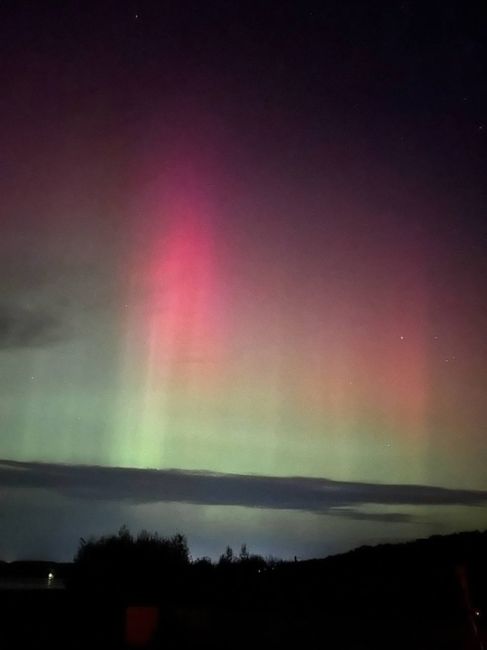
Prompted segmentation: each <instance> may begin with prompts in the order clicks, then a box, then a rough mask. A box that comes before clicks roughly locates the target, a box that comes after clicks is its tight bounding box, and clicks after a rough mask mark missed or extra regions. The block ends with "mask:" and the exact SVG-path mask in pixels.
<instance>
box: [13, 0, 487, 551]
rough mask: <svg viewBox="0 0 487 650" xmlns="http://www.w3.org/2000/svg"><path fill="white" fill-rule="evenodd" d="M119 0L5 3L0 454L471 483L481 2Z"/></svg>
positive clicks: (481, 239)
mask: <svg viewBox="0 0 487 650" xmlns="http://www.w3.org/2000/svg"><path fill="white" fill-rule="evenodd" d="M129 4H130V3H125V2H122V3H120V5H119V8H118V9H117V10H116V11H115V12H114V15H113V16H111V14H110V16H111V18H110V20H109V19H108V18H107V17H106V16H105V13H104V12H103V11H102V10H101V9H98V10H94V13H90V14H86V15H85V14H83V15H82V16H78V15H77V14H76V12H75V11H74V10H68V9H66V12H65V13H62V14H61V13H59V14H58V13H56V12H54V13H51V12H50V11H48V10H46V12H47V13H46V14H45V15H44V14H42V16H40V15H39V16H38V17H37V19H36V20H34V17H33V16H34V14H35V11H40V10H35V11H34V10H32V11H33V14H32V15H31V14H25V15H24V14H23V13H19V15H17V14H16V13H15V11H14V10H12V11H11V12H10V10H8V11H7V9H3V8H2V9H0V12H2V11H3V12H5V13H6V14H8V15H5V16H4V18H5V20H3V21H2V20H0V23H1V24H2V26H3V29H5V30H6V35H5V38H0V47H1V48H5V49H6V50H8V52H10V56H7V53H8V52H7V53H5V56H3V55H2V52H3V50H1V51H0V55H2V57H0V58H3V60H5V61H10V63H9V66H10V68H9V69H10V74H9V75H8V78H9V82H8V85H7V87H6V91H5V93H4V95H5V99H4V100H2V103H1V104H0V117H1V118H2V119H1V120H0V150H1V151H3V152H5V155H6V161H7V164H6V165H5V166H4V167H2V175H1V176H0V197H1V205H0V207H1V217H0V218H1V228H2V237H1V239H0V277H1V280H2V291H1V296H0V459H2V458H3V459H10V460H19V461H34V462H45V463H65V464H86V465H101V466H108V467H127V468H129V467H134V468H156V469H167V468H175V469H186V470H209V471H214V472H224V473H236V474H262V475H268V476H303V477H323V478H329V479H334V480H337V481H357V482H372V483H386V484H397V483H405V484H421V485H434V486H444V487H449V488H465V489H480V490H487V473H486V472H485V460H486V458H487V446H486V445H487V436H486V429H485V422H486V421H487V402H486V400H485V388H486V379H487V378H486V368H487V343H486V337H485V333H486V332H487V310H486V308H485V305H486V303H485V297H484V295H485V280H486V277H487V266H486V259H487V258H486V255H485V207H486V202H485V190H484V179H485V173H484V172H485V171H486V170H485V160H486V159H487V158H486V157H485V146H486V140H485V133H486V132H485V129H484V122H485V108H486V106H487V104H486V101H485V91H484V90H483V88H484V87H485V84H483V85H481V84H480V83H479V81H478V80H479V78H480V73H479V72H478V70H479V69H480V68H481V65H480V63H478V62H477V59H476V58H475V57H476V56H477V55H476V54H475V53H476V52H477V51H478V50H476V49H475V48H474V47H473V46H472V47H470V45H471V44H472V43H476V42H477V40H476V39H478V38H479V37H478V36H475V34H476V32H475V33H474V31H475V30H474V27H475V25H477V22H475V21H473V22H471V21H470V18H469V17H468V16H467V17H465V16H466V14H465V16H464V15H463V14H461V15H462V16H463V17H464V19H465V25H464V24H463V23H461V24H460V23H458V21H457V22H455V21H453V22H451V20H450V19H451V17H449V15H448V16H447V15H446V14H445V16H443V18H442V20H443V22H441V21H440V22H441V25H442V27H441V30H440V32H439V33H438V34H439V35H437V36H438V38H437V40H436V41H435V40H434V39H433V41H432V42H434V43H435V45H434V47H433V46H432V45H431V43H430V40H429V39H428V38H426V37H425V36H424V34H428V33H429V31H428V30H433V32H434V33H435V34H436V32H435V29H436V27H434V26H432V25H431V24H430V23H429V22H428V16H429V14H428V11H427V10H426V9H425V10H424V11H422V12H418V11H416V10H413V9H410V10H409V9H408V10H407V11H406V9H392V8H391V9H390V10H388V11H385V10H384V11H385V13H384V15H383V16H382V14H381V16H382V18H383V21H382V22H381V20H382V19H381V20H376V18H374V17H373V16H369V14H367V15H365V14H364V15H363V12H364V11H365V9H362V8H361V7H359V6H357V7H356V8H354V9H353V11H352V9H349V10H345V9H343V8H340V7H339V6H338V5H335V3H331V4H330V8H329V10H327V12H325V13H323V14H322V11H324V9H323V8H318V7H315V8H314V10H313V12H311V11H310V12H308V11H305V10H304V9H302V8H301V7H300V6H298V5H300V4H301V3H296V6H293V3H289V6H288V4H287V3H284V5H285V6H280V7H279V9H275V10H274V9H272V8H269V12H270V13H269V15H268V16H267V18H266V17H265V16H264V15H263V16H261V21H262V22H261V23H259V21H257V23H256V22H255V20H254V17H253V16H247V14H246V10H245V9H244V8H242V9H239V8H237V7H234V8H231V7H230V6H229V5H230V4H232V3H229V5H228V6H227V5H225V7H223V6H222V7H220V11H221V13H219V14H218V17H217V16H216V14H215V15H213V12H212V10H210V8H206V9H203V8H201V7H199V8H196V9H195V10H194V11H193V10H191V11H190V10H189V9H188V10H187V13H186V10H185V9H184V8H181V9H178V10H176V9H175V10H174V11H175V13H174V14H173V13H172V12H171V11H169V10H167V9H166V8H163V7H162V6H159V4H158V3H151V2H147V3H146V4H145V10H144V8H143V7H141V8H140V11H139V14H140V16H139V18H138V19H137V21H136V23H137V24H135V22H134V20H133V19H132V13H133V12H132V9H131V8H130V7H129V6H128V5H129ZM141 4H144V3H141ZM189 4H191V3H189ZM216 4H218V5H220V3H216ZM223 4H225V3H223ZM305 4H306V3H305ZM312 4H313V3H312ZM325 4H326V3H325ZM338 4H339V3H338ZM271 5H272V3H271ZM409 11H410V13H408V12H409ZM9 12H10V13H9ZM97 12H100V13H97ZM179 12H182V13H181V15H179ZM206 12H208V15H207V13H206ZM240 12H242V15H241V14H240ZM343 12H344V13H343ZM355 13H356V14H357V15H355ZM440 13H441V12H440ZM288 14H289V15H288ZM325 14H326V15H325ZM396 14H397V15H396ZM374 15H375V14H374ZM442 15H443V14H442ZM145 16H147V17H145ZM0 18H1V16H0ZM267 20H269V21H270V22H269V24H267V22H266V21H267ZM39 21H40V22H39ZM219 21H221V24H222V25H226V24H227V23H228V25H229V26H231V27H229V28H228V29H220V27H219V25H220V22H219ZM384 21H385V22H384ZM388 21H391V22H390V25H389V22H388ZM422 21H426V23H425V24H427V25H429V27H428V28H427V29H426V31H424V30H423V28H422V27H421V26H422V25H423V22H422ZM38 23H39V25H44V27H45V28H43V29H39V28H38ZM479 24H480V23H479ZM66 25H69V29H68V27H67V26H66ZM201 25H204V28H202V27H201ZM377 25H383V27H382V28H381V29H383V33H384V34H396V37H397V38H389V37H387V38H386V37H385V36H384V37H382V36H380V34H382V32H380V34H379V36H380V38H379V37H376V31H375V30H376V29H378V28H377ZM384 25H386V26H385V27H384ZM387 25H389V28H388V27H387ZM434 25H436V17H435V21H434ZM47 26H48V27H47ZM438 29H439V28H438ZM448 30H451V34H457V31H456V30H459V31H458V33H459V34H461V38H460V37H459V40H458V43H464V44H465V43H466V44H467V45H468V47H467V45H465V47H464V46H463V45H462V46H460V45H458V46H455V47H454V48H453V50H452V42H453V41H452V40H451V38H447V36H445V34H446V35H448V34H450V31H448ZM462 30H463V31H462ZM472 30H474V31H472ZM290 34H291V36H292V37H291V36H290ZM252 35H253V36H252ZM357 35H360V38H359V37H358V36H357ZM425 38H426V40H423V39H425ZM273 39H274V40H273ZM401 39H403V40H401ZM442 39H446V40H445V41H444V42H443V40H442ZM462 39H463V40H462ZM396 42H397V43H403V45H404V44H407V43H415V44H416V45H415V48H412V49H408V47H406V45H404V47H402V46H401V47H400V48H399V49H397V48H396V45H395V43H396ZM454 42H455V43H457V41H456V40H454ZM351 44H357V45H353V47H352V45H351ZM435 48H437V49H435ZM455 48H456V49H455ZM222 52H224V53H227V54H226V55H225V56H223V55H222ZM451 52H453V54H451ZM276 53H279V54H278V55H277V54H276ZM453 55H454V56H453ZM450 57H453V58H452V59H451V58H450ZM467 59H468V61H467ZM458 61H462V62H463V64H462V66H460V67H461V70H462V72H461V74H459V73H458V66H459V64H458ZM475 66H477V67H475ZM398 79H401V80H403V82H402V85H401V84H399V83H398V81H397V80H398ZM192 507H193V506H192ZM194 507H195V508H196V506H194ZM223 511H224V508H223V509H222V512H223ZM205 512H206V511H205ZM228 512H230V511H228ZM482 512H483V514H481V509H480V508H477V509H475V508H472V509H470V510H469V511H468V513H469V514H468V516H467V515H466V514H464V515H462V516H463V517H464V518H463V519H462V522H463V523H465V521H469V522H471V523H472V525H478V524H479V522H480V521H485V510H484V511H482ZM208 516H209V517H210V515H208ZM213 516H216V515H211V517H213ZM219 516H220V515H218V517H219ZM293 516H294V515H293ZM296 516H297V515H296ZM304 516H305V515H304V514H303V517H304ZM310 516H311V515H310ZM134 517H135V515H134ZM211 517H210V518H211ZM228 517H229V518H230V519H231V517H232V515H230V514H228ZM252 517H253V518H254V519H253V520H255V522H257V520H258V517H257V514H256V513H254V514H252V512H247V513H246V514H245V517H244V518H248V520H250V519H252ZM282 517H284V515H283V514H282V513H280V514H279V518H282ZM434 517H436V520H438V518H440V519H441V517H440V515H439V514H438V513H435V515H434ZM434 517H433V518H434ZM482 517H483V518H484V519H482ZM222 518H223V519H224V518H225V515H222ZM26 519H27V517H26ZM135 519H137V517H135ZM291 519H292V517H291V516H290V519H289V521H290V522H291ZM446 519H448V517H446ZM140 520H141V521H142V518H141V519H140ZM280 521H281V519H280ZM459 521H460V519H459ZM121 523H123V522H121ZM313 525H314V524H313ZM368 525H370V526H373V525H376V524H368ZM394 525H396V524H394ZM462 525H463V524H462ZM256 526H257V524H256ZM377 526H378V524H377ZM397 526H398V528H401V526H404V524H397ZM452 526H453V524H452ZM291 528H292V524H290V527H289V529H291ZM311 528H312V525H311V524H310V529H311ZM279 530H280V531H281V532H280V533H279V534H282V535H284V533H283V532H282V528H281V524H279ZM320 530H321V528H320ZM377 530H378V529H377ZM381 530H382V529H381ZM383 530H384V531H385V528H383ZM390 530H392V528H391V529H390ZM183 532H184V531H183ZM276 534H277V533H276ZM384 534H385V532H384ZM310 535H311V533H310ZM313 535H314V533H313ZM313 535H311V537H313ZM347 535H348V533H347V534H345V533H344V539H345V537H346V538H347V539H348V540H349V542H350V544H351V543H352V541H351V540H352V538H353V539H355V537H354V535H356V531H355V529H354V532H353V533H350V535H349V536H348V537H347ZM394 535H396V536H397V535H399V533H397V531H396V532H395V533H394ZM315 536H316V535H315ZM379 537H380V534H379V533H377V538H379Z"/></svg>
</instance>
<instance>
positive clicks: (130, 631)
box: [0, 531, 487, 650]
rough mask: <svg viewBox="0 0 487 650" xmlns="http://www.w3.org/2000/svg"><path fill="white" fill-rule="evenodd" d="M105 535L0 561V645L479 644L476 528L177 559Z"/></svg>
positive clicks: (485, 593) (400, 647)
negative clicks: (59, 550)
mask: <svg viewBox="0 0 487 650" xmlns="http://www.w3.org/2000/svg"><path fill="white" fill-rule="evenodd" d="M114 540H115V545H114V546H110V545H106V544H102V545H101V550H102V551H103V552H102V553H101V554H98V548H99V547H98V545H97V544H95V545H94V546H93V548H92V549H91V550H92V551H93V554H91V555H90V554H88V555H87V557H86V558H85V559H86V561H85V562H75V563H74V564H70V565H56V566H51V565H48V564H47V563H15V564H10V565H8V564H6V563H3V565H2V566H0V578H1V579H0V650H9V649H10V648H12V649H15V650H17V649H22V648H26V649H32V650H34V649H41V648H42V649H43V650H44V649H47V650H50V649H57V648H63V649H76V650H78V649H79V650H82V649H83V650H85V649H88V648H89V649H90V650H96V649H100V650H102V649H103V650H110V649H115V648H117V649H122V648H128V647H145V648H178V649H182V648H214V649H215V650H218V649H229V648H237V649H238V648H281V647H291V648H300V649H301V648H302V649H303V650H306V649H308V648H324V649H327V650H328V649H329V650H382V649H386V648H387V649H394V650H487V531H486V532H483V533H480V532H473V533H462V534H458V535H452V536H446V537H434V538H430V539H428V540H418V541H416V542H412V543H408V544H399V545H384V546H379V547H374V548H370V547H363V548H361V549H357V550H356V551H352V552H350V553H347V554H344V555H341V556H334V557H329V558H325V559H324V560H311V561H305V562H284V563H269V562H267V563H266V562H265V561H264V560H262V559H257V560H256V559H255V558H254V559H252V557H250V558H247V559H245V560H240V561H234V560H231V561H227V562H223V563H221V562H220V563H219V564H217V565H215V564H211V563H209V562H195V563H194V562H193V563H190V562H186V563H183V564H181V565H179V566H178V567H177V568H174V566H173V565H172V564H171V563H170V562H169V563H167V562H166V561H164V562H162V560H161V562H160V563H159V564H158V557H159V556H158V555H157V554H156V555H154V556H152V555H147V553H146V551H144V554H143V555H142V556H140V554H139V551H140V549H141V548H142V550H144V548H146V547H144V546H143V545H142V546H140V545H139V546H138V542H134V541H133V540H129V541H128V542H127V540H126V537H122V538H120V537H117V538H114ZM112 541H113V540H112ZM158 544H159V542H158ZM120 545H121V546H122V547H123V549H122V550H123V552H122V553H119V554H118V555H117V553H118V551H117V548H119V547H120ZM164 548H165V547H164V544H162V546H161V549H162V551H163V550H164ZM156 550H157V551H158V546H157V544H156ZM135 551H136V553H135V555H134V552H135ZM162 551H161V552H162ZM158 552H159V551H158ZM114 558H115V559H116V561H114ZM166 559H167V558H166ZM136 560H137V561H136ZM51 572H52V574H53V575H51V577H50V578H48V576H49V575H50V574H51ZM32 578H35V580H37V588H34V587H35V586H36V582H35V580H32ZM12 581H13V582H12ZM15 581H17V585H19V584H21V586H22V587H23V588H22V589H14V588H12V587H13V586H14V583H15ZM39 581H40V582H39ZM43 581H44V582H43ZM63 582H64V584H65V585H66V586H67V588H66V589H64V588H63V589H58V588H57V587H59V586H62V584H63ZM2 585H3V588H2ZM39 586H41V587H42V588H39Z"/></svg>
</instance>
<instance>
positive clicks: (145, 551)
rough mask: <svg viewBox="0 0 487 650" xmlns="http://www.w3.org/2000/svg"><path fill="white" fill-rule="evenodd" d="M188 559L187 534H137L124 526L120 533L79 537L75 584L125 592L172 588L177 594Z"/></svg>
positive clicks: (161, 591)
mask: <svg viewBox="0 0 487 650" xmlns="http://www.w3.org/2000/svg"><path fill="white" fill-rule="evenodd" d="M189 563H190V557H189V549H188V544H187V541H186V538H185V536H184V535H180V534H177V535H174V536H173V537H161V536H159V535H158V534H157V533H149V532H147V531H142V532H141V533H139V535H138V536H137V537H134V536H132V535H131V533H130V531H129V530H128V529H127V528H126V527H125V526H124V527H122V528H121V529H120V531H119V532H118V535H109V536H104V537H100V538H98V539H96V538H91V539H89V540H88V541H86V540H84V539H81V540H80V545H79V548H78V552H77V553H76V556H75V558H74V567H73V569H74V570H73V583H72V584H73V585H74V586H75V587H78V588H80V587H81V588H83V587H86V588H89V589H91V590H93V589H94V590H107V589H108V590H112V591H113V590H117V591H119V592H122V593H124V592H134V591H137V592H142V591H143V592H146V593H148V592H154V591H157V592H160V593H162V594H164V593H167V590H168V588H170V589H171V591H172V594H173V595H174V590H175V587H176V585H177V583H178V582H179V583H180V582H181V580H182V579H183V578H184V575H185V572H186V570H187V568H188V566H189ZM181 586H182V585H181V583H180V584H179V587H181Z"/></svg>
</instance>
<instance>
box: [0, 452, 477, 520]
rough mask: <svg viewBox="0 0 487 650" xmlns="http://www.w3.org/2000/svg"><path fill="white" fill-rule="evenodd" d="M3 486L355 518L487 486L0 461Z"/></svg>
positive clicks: (451, 499)
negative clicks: (366, 509)
mask: <svg viewBox="0 0 487 650" xmlns="http://www.w3.org/2000/svg"><path fill="white" fill-rule="evenodd" d="M0 486H2V487H10V488H15V487H20V488H42V489H47V490H52V491H55V492H57V493H60V494H62V495H63V496H66V497H71V498H78V499H83V500H84V499H86V500H90V501H119V502H120V501H125V502H129V503H134V504H135V503H139V504H141V503H157V502H179V503H191V504H202V505H227V506H244V507H248V508H270V509H276V510H286V509H289V510H301V511H306V512H313V513H317V514H332V515H336V516H339V517H348V518H352V519H367V520H374V521H381V522H394V523H406V522H410V521H412V518H411V517H410V516H409V515H408V514H402V513H394V512H392V513H390V512H386V513H380V512H379V513H366V512H363V511H359V510H357V508H358V507H360V506H367V505H382V506H418V505H423V506H447V505H448V506H452V505H461V506H481V505H485V504H487V492H485V491H478V490H455V489H447V488H440V487H433V486H425V485H386V484H380V483H358V482H347V481H331V480H328V479H320V478H304V477H274V476H254V475H239V474H220V473H213V472H204V471H184V470H148V469H147V470H144V469H124V468H108V467H98V466H84V465H55V464H41V463H21V462H15V461H2V462H0Z"/></svg>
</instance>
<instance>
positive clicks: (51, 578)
mask: <svg viewBox="0 0 487 650" xmlns="http://www.w3.org/2000/svg"><path fill="white" fill-rule="evenodd" d="M47 579H48V580H49V581H50V580H54V573H50V572H49V573H48V574H47Z"/></svg>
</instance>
